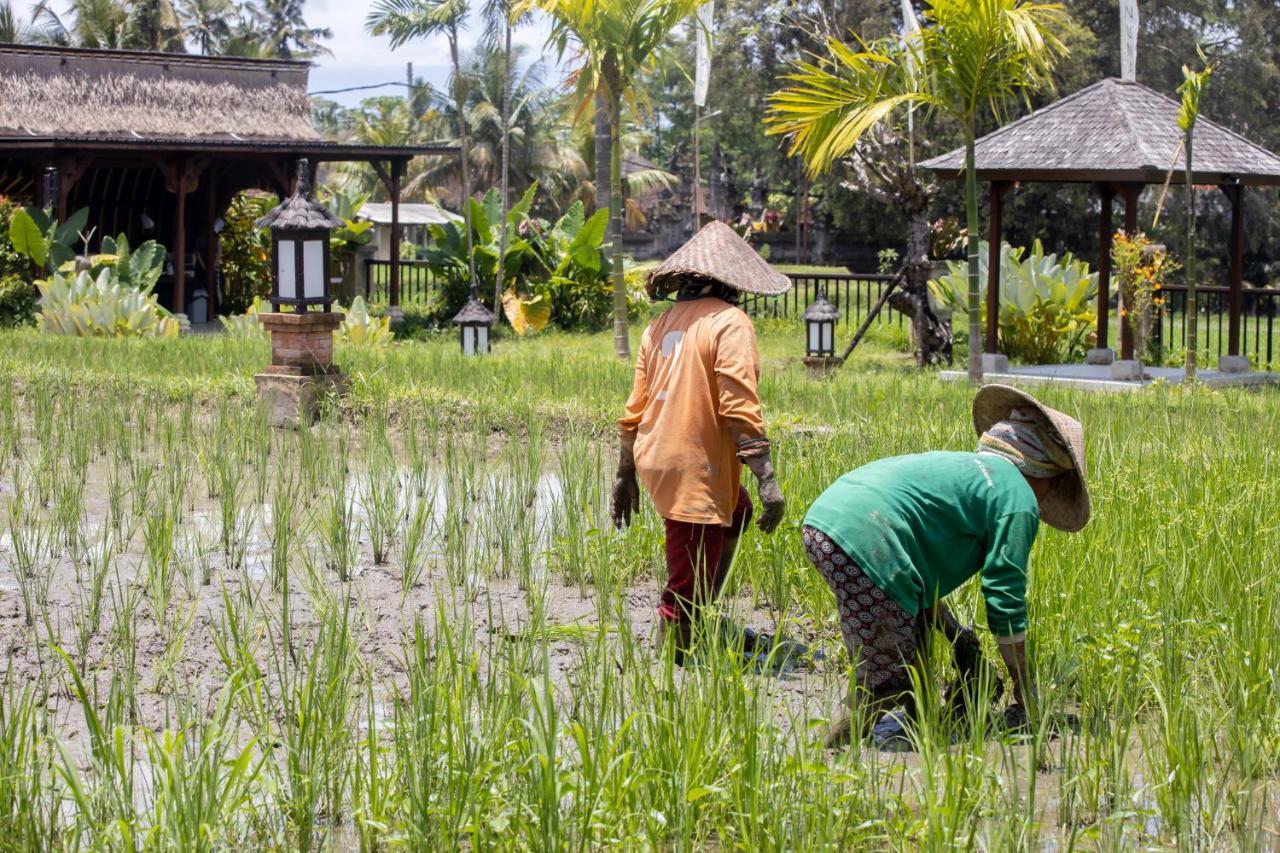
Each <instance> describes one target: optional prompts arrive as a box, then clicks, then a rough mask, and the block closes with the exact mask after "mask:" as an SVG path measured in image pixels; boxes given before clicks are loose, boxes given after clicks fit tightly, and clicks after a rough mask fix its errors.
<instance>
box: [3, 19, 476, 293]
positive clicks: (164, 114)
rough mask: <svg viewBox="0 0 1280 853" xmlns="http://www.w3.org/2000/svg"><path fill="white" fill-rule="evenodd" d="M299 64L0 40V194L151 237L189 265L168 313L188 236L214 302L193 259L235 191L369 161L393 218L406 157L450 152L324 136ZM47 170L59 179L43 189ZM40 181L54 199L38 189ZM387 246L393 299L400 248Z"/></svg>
mask: <svg viewBox="0 0 1280 853" xmlns="http://www.w3.org/2000/svg"><path fill="white" fill-rule="evenodd" d="M309 71H310V66H309V64H308V63H306V62H298V61H285V60H259V59H240V58H229V57H205V56H191V55H186V54H170V53H142V52H136V51H117V50H86V49H74V48H59V47H37V46H30V45H7V44H0V193H3V194H6V195H9V196H11V197H14V198H16V199H18V200H21V201H24V202H31V203H37V204H52V205H53V206H54V207H56V208H57V210H58V213H59V216H60V218H64V217H65V216H66V214H67V213H68V211H70V210H75V209H77V208H80V207H88V208H89V210H90V223H89V224H90V227H91V228H95V229H96V230H95V234H96V235H97V236H98V237H101V236H102V235H103V234H116V233H118V232H123V233H125V234H127V235H128V236H129V237H130V238H131V239H138V238H145V237H147V236H155V237H157V239H159V240H160V241H161V242H163V243H165V244H166V246H167V248H168V249H169V250H170V251H172V253H173V257H174V258H182V259H183V261H184V263H183V265H182V268H184V269H187V270H188V272H187V274H186V275H175V276H174V281H173V286H172V291H170V292H166V293H165V297H166V301H167V302H168V303H169V304H170V305H171V307H172V308H173V309H174V310H175V311H183V310H185V307H186V300H187V296H188V295H189V294H188V293H187V284H188V279H191V280H192V282H194V275H193V271H192V268H193V267H194V266H196V263H195V262H194V261H193V260H192V255H193V253H192V252H191V251H190V247H192V246H195V247H196V249H197V251H196V252H195V253H194V254H195V255H196V256H197V257H198V258H199V259H200V260H199V263H200V264H202V265H203V273H204V276H205V283H204V285H203V286H204V287H205V288H206V289H207V291H208V293H209V294H210V298H211V299H214V298H216V293H217V288H216V281H217V278H216V276H217V269H216V265H215V264H213V263H207V262H205V261H204V259H205V258H208V257H209V256H210V255H211V254H213V253H211V252H209V251H208V249H209V247H211V246H213V245H214V243H215V242H216V240H217V235H216V233H215V230H214V229H215V222H216V221H217V220H218V219H219V218H220V217H221V216H222V215H223V213H224V211H225V210H226V208H227V205H228V204H229V203H230V200H231V198H232V196H234V195H235V194H236V193H237V192H239V191H241V190H244V189H262V190H270V191H273V192H276V193H279V194H280V195H281V196H288V195H290V194H291V193H292V190H293V183H294V181H295V180H296V178H295V176H294V164H295V163H296V161H297V160H298V159H299V158H303V157H305V158H307V160H308V161H309V163H310V165H311V167H312V169H313V170H314V169H315V168H316V167H317V166H318V165H319V164H320V163H322V162H334V161H366V162H369V163H371V164H372V165H373V166H374V168H375V170H376V171H377V172H378V174H379V176H380V177H381V179H382V180H383V182H384V183H385V184H386V186H387V190H388V193H389V195H390V197H391V199H392V205H391V206H392V214H393V217H394V216H395V214H396V213H397V212H398V208H399V194H400V193H399V187H400V179H401V177H402V176H403V174H404V170H405V166H406V164H407V163H408V162H409V160H411V159H412V158H413V157H415V156H418V155H440V154H453V153H456V150H457V149H456V148H455V147H453V146H448V145H430V146H416V147H406V146H373V145H352V144H345V143H335V142H330V141H327V140H325V139H323V138H321V136H320V135H319V134H318V133H316V131H315V129H314V128H313V127H312V124H311V104H310V100H309V98H308V96H307V80H308V74H309ZM50 168H52V169H55V170H56V182H55V184H56V185H52V186H50V187H48V188H46V186H45V184H46V180H45V179H44V177H43V176H44V175H45V174H46V170H47V169H50ZM49 191H52V192H54V193H56V196H57V197H56V198H48V199H46V198H45V194H46V192H49ZM193 220H194V221H193ZM192 224H195V225H196V226H197V227H196V228H192V227H191V226H192ZM397 225H398V223H397ZM397 231H398V228H395V227H393V233H395V232H397ZM192 238H194V239H192ZM393 241H394V237H393ZM202 245H203V249H204V251H203V253H202V252H201V248H200V247H201V246H202ZM397 248H398V247H397ZM391 257H392V271H391V282H392V284H391V298H392V302H393V304H394V303H395V302H396V301H398V296H399V288H398V286H397V285H398V279H399V275H398V273H399V268H398V267H399V264H398V258H399V252H398V251H394V252H393V253H392V255H391ZM175 268H177V265H176V264H175Z"/></svg>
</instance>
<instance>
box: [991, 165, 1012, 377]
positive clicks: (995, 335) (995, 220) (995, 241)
mask: <svg viewBox="0 0 1280 853" xmlns="http://www.w3.org/2000/svg"><path fill="white" fill-rule="evenodd" d="M1008 189H1009V184H1008V183H1007V182H1005V181H992V182H991V190H990V196H989V198H990V209H989V215H988V222H987V229H988V230H987V251H988V253H989V254H988V255H987V348H986V352H989V353H994V352H997V351H998V350H997V347H998V346H999V344H1000V244H1001V242H1002V241H1003V239H1004V236H1003V235H1004V230H1003V227H1002V223H1001V218H1002V216H1003V208H1004V195H1005V193H1006V192H1007V191H1008Z"/></svg>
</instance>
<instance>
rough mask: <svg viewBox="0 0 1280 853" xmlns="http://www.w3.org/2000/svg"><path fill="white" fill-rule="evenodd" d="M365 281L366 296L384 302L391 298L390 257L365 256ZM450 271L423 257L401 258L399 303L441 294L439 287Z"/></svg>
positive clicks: (427, 299) (427, 300) (421, 302)
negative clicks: (430, 262)
mask: <svg viewBox="0 0 1280 853" xmlns="http://www.w3.org/2000/svg"><path fill="white" fill-rule="evenodd" d="M364 271H365V281H366V282H367V283H368V286H367V288H366V290H367V292H366V293H365V299H366V300H367V301H369V302H376V303H381V304H384V305H385V304H386V303H387V302H388V301H389V300H390V299H391V292H390V288H391V261H390V260H387V259H384V258H366V259H365V262H364ZM450 280H451V279H450V277H449V273H447V272H444V271H442V270H441V269H439V268H438V267H435V266H433V265H431V264H429V263H427V262H426V261H409V260H402V261H401V262H400V304H401V305H425V304H428V303H430V302H433V301H435V299H436V298H437V297H439V296H440V291H441V288H442V287H443V286H444V284H445V283H446V282H448V281H450Z"/></svg>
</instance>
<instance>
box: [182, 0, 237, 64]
mask: <svg viewBox="0 0 1280 853" xmlns="http://www.w3.org/2000/svg"><path fill="white" fill-rule="evenodd" d="M233 9H234V7H233V6H232V4H231V0H178V16H179V18H180V19H181V21H182V34H183V36H185V37H186V38H187V39H188V40H190V42H191V43H192V44H194V45H195V46H196V47H197V48H198V49H199V51H200V52H201V53H202V54H204V55H205V56H212V55H214V54H215V53H220V52H221V50H222V46H223V45H224V44H226V43H227V40H228V39H230V38H231V20H230V18H231V13H232V11H233Z"/></svg>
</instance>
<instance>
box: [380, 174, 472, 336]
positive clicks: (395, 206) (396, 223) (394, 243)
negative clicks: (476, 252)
mask: <svg viewBox="0 0 1280 853" xmlns="http://www.w3.org/2000/svg"><path fill="white" fill-rule="evenodd" d="M403 174H404V162H403V161H401V160H392V161H391V181H390V183H391V187H390V190H391V282H390V285H389V287H388V291H389V293H388V298H387V301H388V302H389V303H390V307H391V313H393V314H398V313H399V308H400V177H401V175H403ZM464 203H465V202H464Z"/></svg>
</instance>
